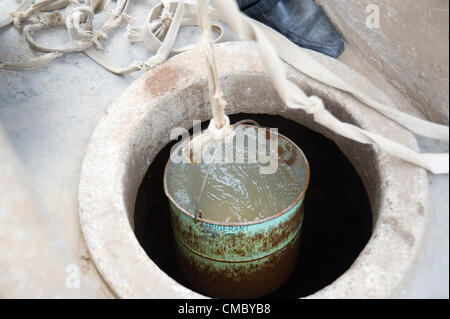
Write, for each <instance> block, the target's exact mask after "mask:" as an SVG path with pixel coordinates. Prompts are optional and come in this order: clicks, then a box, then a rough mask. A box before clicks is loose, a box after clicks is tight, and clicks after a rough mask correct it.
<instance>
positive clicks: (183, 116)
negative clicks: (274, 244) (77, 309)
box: [79, 42, 427, 298]
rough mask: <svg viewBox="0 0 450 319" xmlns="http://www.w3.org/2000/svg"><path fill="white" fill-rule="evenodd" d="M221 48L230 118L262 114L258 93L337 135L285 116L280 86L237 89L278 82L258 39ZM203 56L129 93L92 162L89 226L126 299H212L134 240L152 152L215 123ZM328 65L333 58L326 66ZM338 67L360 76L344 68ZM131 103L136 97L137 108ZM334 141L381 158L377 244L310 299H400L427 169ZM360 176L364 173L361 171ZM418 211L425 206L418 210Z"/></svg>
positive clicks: (98, 134) (350, 115) (101, 134)
mask: <svg viewBox="0 0 450 319" xmlns="http://www.w3.org/2000/svg"><path fill="white" fill-rule="evenodd" d="M216 49H217V50H216V53H217V63H218V68H219V73H220V74H221V81H222V82H223V86H224V91H225V95H226V97H227V94H228V95H229V97H230V99H229V100H230V101H231V102H230V105H229V108H228V110H227V112H228V113H229V114H234V113H239V112H249V111H250V112H251V111H252V110H253V111H255V108H254V105H250V104H251V103H247V104H246V103H244V102H245V101H247V100H246V99H247V98H251V97H252V96H253V98H260V99H261V105H259V106H260V107H261V108H260V109H258V110H257V111H258V112H256V113H261V112H264V113H269V114H278V115H282V116H285V117H287V118H290V119H292V120H294V121H296V122H298V123H300V124H303V125H306V126H311V127H312V128H313V129H315V130H318V131H319V132H321V133H323V134H324V135H327V136H328V135H329V132H327V131H326V130H324V129H323V128H320V127H314V124H312V123H311V119H310V118H308V117H307V116H305V115H304V114H299V113H298V111H297V113H295V114H294V113H293V111H289V110H288V111H286V110H284V109H283V107H281V106H280V104H279V98H278V96H275V97H271V96H272V95H273V94H274V91H273V89H272V91H271V92H269V93H270V94H272V95H270V94H269V93H268V95H267V96H263V97H259V95H264V92H259V93H260V94H255V93H254V91H255V90H257V87H256V86H251V85H250V86H249V87H248V88H245V90H244V89H242V88H240V89H239V90H240V91H239V92H238V91H237V89H236V87H237V86H238V84H239V83H245V81H246V79H247V80H249V79H252V78H255V79H259V81H260V82H262V83H263V84H265V85H269V83H270V80H269V79H268V78H267V76H266V75H265V73H264V69H263V67H262V65H261V62H260V61H259V58H258V57H257V53H256V49H255V46H254V44H253V43H249V42H229V43H224V44H221V45H217V46H216ZM195 57H196V55H195V52H192V51H191V52H186V53H183V54H180V55H178V56H176V57H174V58H172V59H170V60H169V61H167V62H166V63H165V64H163V65H161V66H160V67H158V68H155V69H153V70H151V71H149V72H147V73H146V74H144V75H143V76H142V77H141V78H139V79H138V80H137V81H135V82H134V83H133V84H132V85H131V86H130V87H129V88H127V89H126V90H125V91H124V92H123V93H122V95H121V96H120V97H119V98H118V99H117V100H116V101H115V102H114V103H113V105H111V106H110V107H109V109H108V112H107V114H106V115H105V116H104V117H103V118H102V119H101V120H100V122H99V124H98V126H97V128H96V129H95V131H94V134H93V136H92V138H91V141H90V143H89V147H88V150H87V152H86V156H85V158H84V160H83V165H82V171H81V179H80V185H79V206H80V221H81V228H82V231H83V235H84V238H85V240H86V243H87V246H88V248H89V252H90V254H91V257H92V259H93V261H94V263H95V265H96V267H97V268H98V270H99V271H100V273H101V275H102V277H103V279H104V280H105V282H106V283H107V284H108V285H109V287H110V288H111V289H112V290H113V291H114V292H115V293H116V294H117V295H118V296H119V297H123V298H203V297H204V296H202V295H200V294H198V293H196V292H193V291H191V290H190V289H188V288H185V287H184V286H181V285H180V284H178V283H177V282H176V281H175V280H173V279H172V278H170V277H169V276H168V275H167V274H165V273H164V272H163V271H162V270H161V269H159V268H158V266H156V264H154V263H153V261H151V260H150V258H149V257H148V256H147V255H146V253H145V252H144V250H143V249H142V247H141V246H140V245H139V243H138V241H137V239H136V237H135V235H134V232H133V227H134V226H133V218H132V215H133V209H134V200H135V197H136V194H137V189H138V187H139V185H140V182H141V180H142V178H143V176H144V174H145V172H146V170H147V168H148V166H149V165H150V163H151V161H152V160H153V158H152V156H153V157H154V156H155V155H156V154H157V153H158V152H159V150H160V149H161V148H162V147H163V146H164V145H165V144H166V143H164V141H166V142H168V141H169V140H168V136H169V132H168V131H170V127H174V126H185V127H186V126H188V125H189V121H191V120H192V119H201V120H207V119H208V118H209V117H210V114H209V106H207V105H204V101H205V97H206V96H205V92H206V90H203V89H202V88H203V87H205V85H206V81H205V78H206V77H205V74H204V71H203V61H201V59H198V58H197V59H195ZM319 59H320V58H319ZM198 60H200V61H198ZM326 63H332V62H329V60H327V61H326ZM335 63H338V62H337V61H336V62H335ZM338 67H341V68H343V70H344V71H348V72H351V71H350V70H345V67H344V66H338ZM289 74H290V76H291V79H292V80H293V81H294V82H296V83H298V84H299V85H306V89H307V90H310V91H311V92H312V93H314V94H315V95H319V96H323V97H325V98H327V99H329V100H328V101H327V102H329V103H328V104H329V105H330V107H331V106H333V105H335V106H333V107H334V108H335V110H338V107H339V108H342V110H338V111H337V112H342V117H343V118H345V119H347V120H349V121H352V122H354V123H355V124H357V125H359V126H361V127H364V128H367V129H371V130H372V131H375V132H377V131H378V132H380V133H382V132H384V133H386V132H387V133H389V134H394V135H395V136H396V138H397V139H398V140H400V141H401V142H403V143H405V144H406V145H408V146H410V147H413V148H416V149H417V144H416V142H415V139H414V137H413V136H412V134H410V133H408V132H406V131H405V130H404V129H402V128H401V127H399V126H397V125H395V124H392V123H388V124H385V122H383V119H382V118H381V116H380V115H378V114H376V113H375V112H374V111H372V110H370V109H368V108H367V107H366V106H363V105H362V104H361V103H360V102H358V101H357V100H355V99H354V98H352V97H350V96H349V95H347V94H345V93H343V92H341V91H339V90H336V89H332V88H329V87H326V86H324V85H322V84H321V83H319V82H317V81H314V80H312V79H309V78H307V77H305V76H304V75H302V74H301V73H300V72H298V71H295V70H292V69H290V70H289ZM252 90H253V92H252ZM186 94H188V95H189V98H190V99H191V100H193V99H194V100H195V101H194V105H195V106H197V107H195V106H194V107H193V108H189V109H186V108H183V102H185V101H186V98H187V95H186ZM246 94H247V95H246ZM252 94H253V95H252ZM130 97H133V99H132V102H130ZM264 98H265V99H266V100H263V99H264ZM191 100H190V101H191ZM202 101H203V105H202ZM236 101H240V102H239V104H240V105H236ZM242 101H244V102H242ZM336 101H338V102H336ZM191 102H192V101H191ZM241 102H242V103H241ZM327 106H328V105H327ZM333 107H332V108H333ZM163 118H166V119H170V123H169V124H164V123H162V121H161V119H163ZM384 121H386V120H384ZM191 123H192V121H191ZM380 123H382V124H381V125H380ZM164 125H165V126H164ZM311 127H310V128H311ZM149 137H151V139H150V138H149ZM328 137H330V138H331V139H332V140H334V141H335V143H336V144H338V146H339V147H341V148H342V150H343V152H344V153H345V154H349V149H354V150H353V151H351V152H350V153H352V154H353V155H352V156H353V157H352V158H350V157H349V159H350V160H351V161H352V163H353V162H355V163H357V162H358V156H368V158H371V157H370V156H374V157H375V163H371V164H369V163H368V164H367V165H371V166H373V167H372V168H368V172H367V174H362V175H361V177H362V179H363V181H364V184H365V186H366V188H367V187H369V188H371V187H372V188H373V186H370V185H371V183H374V182H371V181H370V176H365V175H370V172H373V169H376V170H377V174H379V176H378V177H377V179H378V181H377V183H378V184H377V185H378V189H377V190H373V191H372V192H371V193H372V194H375V193H376V194H375V195H372V198H371V205H372V211H373V214H374V215H375V223H374V231H373V234H372V238H371V239H370V241H369V243H368V244H367V246H366V247H365V248H364V249H363V251H362V252H361V254H360V256H359V257H358V258H357V259H356V260H355V262H354V263H353V265H352V266H351V267H350V269H348V270H347V271H346V272H345V273H344V274H343V275H342V276H341V277H339V278H338V279H337V280H336V281H335V282H333V283H332V284H331V285H329V286H327V287H325V288H324V289H322V290H320V291H318V292H316V293H314V294H313V295H311V296H308V297H310V298H352V297H356V298H383V297H388V296H391V295H393V294H394V293H395V291H396V289H398V288H399V287H400V285H401V283H402V281H403V280H405V278H406V277H407V273H408V272H409V271H410V270H411V269H412V267H413V265H414V261H415V258H416V257H417V254H418V252H419V251H420V246H421V242H422V241H423V237H424V234H425V229H426V216H427V209H426V204H425V203H426V198H427V178H426V173H425V171H424V170H423V169H419V168H417V167H413V166H411V165H409V164H406V163H403V162H401V161H399V160H396V159H392V158H390V157H389V156H387V155H386V154H384V153H382V152H381V151H379V150H377V149H374V148H373V147H367V146H361V145H356V144H354V143H348V142H346V141H344V140H343V139H340V138H338V137H335V136H331V135H330V136H328ZM150 140H151V141H153V142H151V141H150ZM144 145H145V146H144ZM365 148H366V149H365ZM158 149H159V150H158ZM355 150H356V151H355ZM346 152H347V153H346ZM365 153H367V154H369V155H367V154H366V155H364V154H365ZM370 154H372V155H370ZM353 164H354V163H353ZM140 166H142V167H140ZM374 167H375V168H374ZM355 168H356V166H355ZM360 170H362V171H364V169H362V168H361V165H360ZM363 173H364V172H363ZM398 179H404V180H405V181H404V182H407V183H409V184H410V188H411V192H410V194H403V193H402V192H401V190H400V189H399V186H398V183H399V181H397V180H398ZM368 193H369V190H368ZM405 196H406V197H405ZM402 198H403V199H402ZM420 205H422V206H420ZM415 210H418V213H417V214H416V212H415ZM410 212H411V213H410ZM409 213H410V215H411V216H412V220H410V218H409V216H408V214H409ZM416 215H417V216H416ZM386 251H387V252H388V253H387V254H386Z"/></svg>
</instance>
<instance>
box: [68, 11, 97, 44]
mask: <svg viewBox="0 0 450 319" xmlns="http://www.w3.org/2000/svg"><path fill="white" fill-rule="evenodd" d="M93 19H94V10H93V9H92V8H91V7H89V6H78V7H74V8H72V9H71V10H70V11H69V15H68V16H67V18H66V27H67V30H68V32H69V36H70V38H71V39H72V40H75V41H81V42H88V41H92V40H93V32H92V20H93Z"/></svg>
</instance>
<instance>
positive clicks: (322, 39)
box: [243, 0, 344, 58]
mask: <svg viewBox="0 0 450 319" xmlns="http://www.w3.org/2000/svg"><path fill="white" fill-rule="evenodd" d="M254 11H255V10H253V12H252V7H249V8H247V9H246V10H243V12H244V13H246V14H247V15H248V16H250V17H251V18H253V19H255V20H258V21H260V22H262V23H264V24H265V25H267V26H269V27H271V28H273V29H275V30H277V31H278V32H280V33H281V34H283V35H284V36H286V37H287V38H288V39H289V40H291V41H292V42H294V43H295V44H297V45H299V46H301V47H303V48H307V49H311V50H314V51H318V52H321V53H323V54H326V55H328V56H331V57H333V58H337V57H338V56H339V55H340V54H341V53H342V52H343V51H344V41H343V40H342V38H341V36H340V35H339V33H338V31H337V30H336V29H335V28H334V26H333V25H332V24H331V21H330V19H328V17H327V16H326V14H325V12H324V11H323V10H322V8H321V7H319V6H318V5H317V4H316V3H315V2H314V0H280V1H279V2H278V3H277V4H276V5H275V7H273V8H272V9H270V10H268V11H266V12H262V13H254Z"/></svg>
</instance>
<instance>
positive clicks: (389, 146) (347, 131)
mask: <svg viewBox="0 0 450 319" xmlns="http://www.w3.org/2000/svg"><path fill="white" fill-rule="evenodd" d="M213 3H214V4H215V6H216V7H217V8H218V10H219V11H220V12H221V13H222V14H223V17H224V20H225V22H227V24H228V25H229V26H230V28H231V29H232V30H233V31H234V32H235V33H236V34H238V35H239V36H241V37H242V38H246V39H253V40H256V42H257V43H258V47H259V53H260V56H261V59H262V60H263V63H264V65H265V67H266V69H267V71H268V74H269V76H270V77H271V79H272V81H273V83H274V86H275V88H276V90H277V91H278V94H279V95H280V97H281V99H282V100H283V101H284V103H285V104H286V106H288V107H289V108H293V109H302V110H304V111H306V112H307V113H309V114H312V115H313V118H314V120H315V121H316V122H317V123H319V124H321V125H323V126H325V127H327V128H328V129H330V130H331V131H333V132H335V133H337V134H339V135H342V136H344V137H347V138H349V139H352V140H354V141H357V142H360V143H365V144H373V145H377V146H378V147H380V148H381V149H383V150H384V151H385V152H387V153H388V154H390V155H393V156H395V157H398V158H400V159H403V160H405V161H407V162H410V163H413V164H415V165H418V166H421V167H423V168H426V169H428V170H429V171H431V172H433V173H435V174H442V173H448V171H449V155H448V153H447V154H422V153H417V152H415V151H413V150H411V149H409V148H407V147H405V146H403V145H401V144H400V143H397V142H395V141H392V140H390V139H387V138H385V137H383V136H380V135H378V134H375V133H372V132H369V131H367V130H363V129H361V128H359V127H357V126H355V125H352V124H349V123H344V122H341V121H340V120H338V119H337V118H336V117H334V116H333V115H332V114H331V113H330V112H329V111H327V110H326V109H325V107H324V105H323V102H322V100H321V99H320V98H318V97H314V96H311V97H308V96H307V95H306V94H305V93H304V92H303V91H302V89H301V88H299V87H298V86H296V85H295V84H294V83H292V82H291V81H289V79H288V78H287V76H286V73H285V68H284V66H283V64H282V62H281V60H280V58H279V57H278V55H277V51H276V50H275V48H274V46H272V43H271V41H269V39H268V37H267V36H266V34H267V33H273V31H272V30H271V29H270V28H268V27H265V26H263V25H262V24H260V23H256V22H255V21H254V20H252V19H250V18H248V17H246V16H244V15H243V14H242V13H241V12H240V11H239V9H238V7H237V5H236V4H235V3H234V2H230V1H227V0H213ZM268 30H269V31H268ZM288 43H290V41H288V40H281V38H280V39H279V41H278V43H275V44H276V47H277V50H278V52H280V51H282V52H286V51H287V50H290V51H291V52H289V54H286V55H285V56H288V57H292V56H294V55H295V56H296V57H297V58H296V59H295V61H296V65H295V67H296V68H297V69H298V70H299V71H302V72H303V71H304V69H307V70H309V66H308V63H309V62H310V61H309V60H311V59H308V60H306V61H305V60H301V57H302V56H306V50H304V49H302V48H300V47H297V46H295V48H294V47H292V46H290V45H289V44H288ZM300 52H301V53H304V54H302V55H300V57H299V55H298V54H297V53H300ZM318 70H319V71H322V73H321V74H318V72H317V71H316V74H315V75H316V77H314V78H317V79H318V80H319V81H327V77H330V78H332V79H336V83H328V84H329V85H331V86H334V87H337V86H340V87H338V88H340V89H344V90H345V91H347V92H350V93H352V94H353V95H356V96H359V97H360V99H364V98H366V99H365V102H366V104H367V105H368V106H370V107H372V108H374V109H376V110H378V111H380V112H381V113H384V115H385V116H386V115H387V116H388V117H393V118H394V119H395V121H396V122H397V123H401V124H402V125H403V126H404V127H406V128H409V129H410V130H411V129H414V132H415V133H417V134H424V135H426V136H432V137H434V138H438V139H442V140H446V141H448V127H445V126H443V125H438V124H434V123H430V122H427V121H422V120H419V119H416V118H413V117H412V116H406V115H405V114H403V113H401V112H398V111H394V110H390V111H388V109H387V108H386V107H385V106H383V105H381V107H380V104H378V103H374V101H373V100H372V99H370V98H367V96H365V95H361V92H359V91H358V90H355V88H354V87H353V86H350V85H346V84H347V83H346V82H345V81H344V82H341V83H339V77H338V76H336V75H335V74H333V73H332V72H329V71H327V70H326V69H324V68H323V67H322V68H321V67H318ZM328 81H329V80H328ZM329 82H330V81H329ZM333 84H334V85H333ZM412 119H413V120H412ZM444 128H445V129H446V130H445V129H444ZM444 131H445V132H444Z"/></svg>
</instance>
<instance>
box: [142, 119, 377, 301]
mask: <svg viewBox="0 0 450 319" xmlns="http://www.w3.org/2000/svg"><path fill="white" fill-rule="evenodd" d="M246 118H251V119H254V120H256V121H258V122H259V123H260V124H261V125H262V126H265V127H275V128H278V131H279V132H280V133H281V134H283V135H285V136H286V137H288V138H289V139H291V140H292V141H293V142H294V143H295V144H297V145H298V146H299V147H300V148H301V149H302V150H303V152H304V153H305V155H306V157H307V159H308V161H309V164H310V169H311V179H310V185H309V188H308V192H307V194H306V198H305V217H304V220H303V226H302V231H301V239H300V252H299V258H298V262H297V265H296V267H295V269H294V272H293V274H292V275H291V276H290V278H289V279H288V280H287V281H286V282H285V283H284V284H283V285H282V286H281V287H280V288H279V289H277V290H276V291H274V292H272V293H270V294H268V295H266V296H264V297H268V298H299V297H305V296H308V295H311V294H313V293H315V292H317V291H319V290H321V289H322V288H324V287H326V286H328V285H330V284H331V283H332V282H333V281H335V280H336V279H337V278H339V277H340V276H341V275H342V274H343V273H344V272H345V271H346V270H347V269H349V268H350V266H351V265H352V264H353V262H354V261H355V259H356V258H357V257H358V256H359V254H360V252H361V251H362V250H363V248H364V247H365V245H366V244H367V242H368V241H369V239H370V236H371V230H372V213H371V208H370V203H369V198H368V196H367V193H366V191H365V188H364V186H363V183H362V181H361V179H360V177H359V175H358V174H357V172H356V171H355V169H354V168H353V166H352V165H351V163H350V162H349V160H348V159H347V158H346V156H345V155H344V154H343V153H342V152H341V151H340V150H339V148H338V147H337V146H336V144H335V143H334V142H333V141H331V140H329V139H327V138H325V137H324V136H323V135H321V134H319V133H316V132H314V131H312V130H310V129H308V128H306V127H304V126H302V125H300V124H298V123H296V122H294V121H291V120H288V119H285V118H283V117H280V116H270V115H259V114H258V115H257V114H243V113H241V114H236V115H232V116H230V119H231V121H232V122H236V121H239V120H242V119H246ZM206 124H207V123H202V126H203V127H205V125H206ZM174 143H176V141H174V142H172V143H170V144H168V145H166V146H165V147H164V148H163V149H162V150H161V151H160V152H159V153H158V155H157V156H156V157H155V159H154V160H153V162H152V163H151V165H150V167H149V169H148V171H147V173H146V175H145V177H144V179H143V181H142V183H141V185H140V187H139V191H138V194H137V197H136V203H135V210H134V225H135V234H136V237H137V239H138V241H139V243H140V245H141V246H142V247H143V249H144V250H145V252H146V253H147V255H148V256H149V258H151V259H152V261H153V262H154V263H155V264H156V265H157V266H158V267H159V268H160V269H161V270H162V271H164V272H165V273H166V274H167V275H169V276H170V277H172V278H173V279H174V280H175V281H177V282H178V283H179V284H181V285H183V286H185V287H186V288H189V289H191V290H194V291H195V289H194V288H193V287H192V286H191V285H190V284H189V283H188V282H187V281H186V280H185V279H184V278H183V276H182V275H181V273H180V271H179V269H178V267H177V265H176V262H175V258H174V254H173V251H174V250H173V249H174V248H173V234H172V230H171V227H170V219H169V204H168V199H167V197H166V196H165V194H164V188H163V174H164V167H165V165H166V163H167V160H168V159H169V154H170V149H171V147H172V146H173V144H174Z"/></svg>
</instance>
